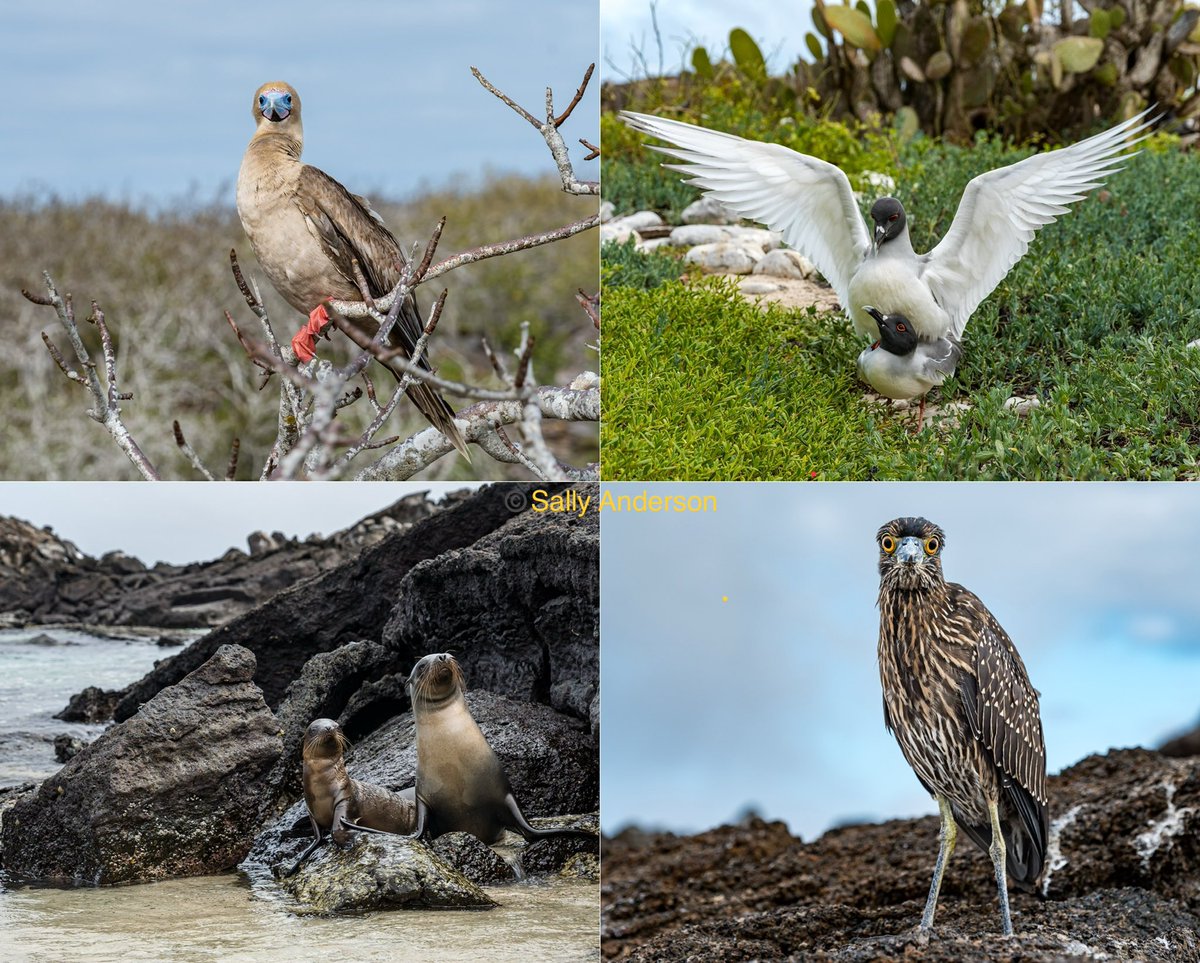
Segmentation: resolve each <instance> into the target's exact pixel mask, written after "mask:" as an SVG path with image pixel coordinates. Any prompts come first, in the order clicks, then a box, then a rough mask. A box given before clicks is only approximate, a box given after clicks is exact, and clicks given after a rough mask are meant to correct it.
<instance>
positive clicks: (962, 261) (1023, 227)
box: [921, 111, 1151, 338]
mask: <svg viewBox="0 0 1200 963" xmlns="http://www.w3.org/2000/svg"><path fill="white" fill-rule="evenodd" d="M1147 113H1149V111H1142V113H1140V114H1138V115H1137V116H1136V117H1132V118H1130V119H1129V120H1127V121H1125V122H1124V123H1122V124H1118V125H1117V126H1116V127H1112V128H1110V129H1109V130H1106V131H1104V132H1103V133H1101V134H1097V135H1096V136H1095V137H1089V138H1088V139H1087V140H1083V141H1080V142H1079V143H1078V144H1072V145H1071V146H1070V147H1064V148H1063V149H1062V150H1054V151H1047V152H1045V153H1043V154H1034V155H1033V156H1032V157H1027V158H1025V160H1023V161H1018V162H1017V163H1015V164H1011V165H1009V166H1008V167H999V168H997V169H996V170H993V171H988V172H987V173H985V174H980V175H979V176H978V177H976V178H975V179H974V180H972V181H971V183H970V184H968V185H967V189H966V190H965V191H963V196H962V200H961V201H960V202H959V205H958V212H957V213H956V214H955V215H954V222H953V223H952V224H951V225H950V230H949V231H947V232H946V236H945V237H944V238H942V240H941V242H940V243H939V244H938V245H937V247H935V248H934V249H933V250H932V251H930V252H929V253H928V254H927V255H925V257H924V259H923V260H924V270H923V271H922V275H921V276H922V278H923V279H924V281H925V282H926V283H927V284H928V285H929V288H930V290H931V291H932V292H933V296H934V297H935V298H936V299H937V301H938V303H939V304H940V305H941V306H942V308H943V309H944V310H945V311H946V313H947V314H948V315H949V316H950V324H951V327H950V330H949V331H948V332H947V333H948V334H950V335H951V336H953V337H955V338H961V337H962V333H963V329H964V328H965V327H966V325H967V319H969V318H970V317H971V315H972V313H974V311H975V309H976V308H977V307H979V304H980V302H981V301H983V299H984V298H986V297H987V296H988V295H989V294H991V293H992V291H993V290H994V289H995V287H996V285H997V284H999V283H1000V282H1001V281H1002V280H1003V279H1004V276H1005V275H1006V274H1007V273H1008V272H1009V270H1010V269H1011V268H1012V266H1013V265H1014V264H1016V263H1017V261H1019V260H1020V259H1021V258H1022V257H1023V256H1024V254H1025V252H1026V251H1027V250H1028V249H1029V243H1030V242H1031V241H1032V240H1033V236H1034V234H1036V233H1037V230H1038V228H1040V227H1043V226H1045V225H1046V224H1050V223H1052V222H1053V221H1055V220H1057V218H1058V216H1059V215H1060V214H1066V213H1067V212H1068V210H1070V209H1069V208H1068V207H1066V205H1067V204H1071V203H1074V202H1075V201H1078V200H1082V199H1083V198H1084V197H1085V196H1086V195H1087V192H1088V191H1090V190H1092V189H1093V188H1096V187H1099V186H1100V185H1101V184H1102V183H1103V182H1104V178H1105V177H1107V176H1108V175H1109V174H1112V173H1114V172H1116V171H1118V170H1121V168H1120V167H1115V166H1112V165H1113V164H1114V163H1115V162H1116V161H1117V160H1123V159H1124V158H1125V157H1131V156H1133V155H1132V154H1124V155H1123V152H1124V150H1125V148H1126V147H1128V146H1129V145H1130V144H1131V143H1136V142H1137V141H1138V140H1141V139H1142V138H1141V137H1137V138H1136V140H1134V141H1129V140H1128V138H1130V137H1134V136H1135V135H1137V134H1140V133H1142V132H1143V131H1145V130H1146V129H1147V127H1149V126H1150V123H1151V122H1150V121H1144V120H1143V118H1145V116H1146V114H1147ZM1143 136H1145V135H1144V134H1143ZM1134 153H1137V152H1136V151H1135V152H1134ZM1122 155H1123V156H1122Z"/></svg>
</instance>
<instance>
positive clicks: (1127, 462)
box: [601, 140, 1200, 480]
mask: <svg viewBox="0 0 1200 963" xmlns="http://www.w3.org/2000/svg"><path fill="white" fill-rule="evenodd" d="M1026 153H1028V151H1014V150H1013V149H1011V148H1009V147H1005V146H1004V145H1001V144H998V143H996V142H994V141H992V140H981V141H980V142H978V143H977V144H976V145H974V146H973V147H972V148H970V149H962V148H955V147H950V146H946V145H942V144H938V143H934V142H930V141H918V142H915V143H914V144H912V145H910V146H908V147H906V148H905V149H904V150H903V151H902V152H901V155H900V164H899V176H898V177H897V182H898V185H899V187H898V189H897V195H898V196H899V197H900V199H901V200H902V201H903V202H904V204H905V205H906V207H907V208H908V210H909V212H910V225H911V230H912V236H913V243H914V246H915V247H916V248H917V250H918V251H923V250H927V249H928V248H929V247H930V246H932V244H933V243H934V242H935V240H936V239H937V237H939V236H940V235H941V234H942V233H944V232H945V230H946V229H947V227H948V226H949V223H950V221H951V220H952V218H953V216H954V212H955V210H956V208H957V204H958V199H959V197H960V196H961V193H962V190H963V188H964V187H965V186H966V183H967V181H968V180H969V179H970V178H971V177H972V176H974V175H975V174H978V173H980V172H981V171H983V170H987V169H989V168H992V167H996V166H999V165H1001V164H1006V163H1011V162H1012V161H1013V160H1016V159H1017V158H1018V157H1020V156H1024V154H1026ZM643 176H651V175H650V174H646V175H643ZM654 176H658V177H661V178H673V177H674V176H675V175H673V174H671V173H670V172H664V171H661V170H659V171H658V173H657V174H656V175H654ZM1107 186H1108V190H1109V191H1110V192H1111V196H1108V197H1107V198H1106V199H1102V198H1101V196H1099V195H1093V196H1091V197H1089V198H1087V199H1085V200H1084V201H1082V202H1080V203H1079V204H1077V205H1075V208H1074V210H1073V211H1072V212H1071V213H1070V214H1067V215H1065V216H1064V217H1063V218H1062V219H1061V220H1060V221H1059V222H1058V223H1057V224H1053V225H1050V226H1049V227H1046V228H1044V229H1043V230H1042V231H1040V232H1039V234H1038V237H1037V238H1036V240H1035V241H1034V243H1033V245H1032V247H1031V249H1030V252H1029V254H1028V255H1027V256H1026V257H1025V258H1024V259H1023V260H1022V261H1020V262H1019V263H1018V264H1017V265H1016V267H1014V269H1013V270H1012V271H1011V272H1010V274H1009V275H1008V277H1007V278H1006V279H1005V280H1004V281H1003V282H1001V284H1000V286H999V287H998V288H997V289H996V291H994V292H993V293H992V295H991V296H990V297H989V298H988V299H987V300H986V301H985V302H984V303H983V304H982V305H981V306H980V307H979V308H978V310H977V311H976V313H975V315H974V317H973V318H972V319H971V321H970V323H969V324H968V326H967V331H966V338H965V345H964V346H965V358H964V360H963V363H962V365H961V366H960V368H959V370H958V373H957V375H956V377H955V378H953V379H951V380H950V381H948V382H947V383H946V384H945V385H943V386H942V387H941V388H940V389H936V390H935V392H934V393H933V394H932V395H931V399H932V400H939V399H940V400H941V401H965V402H967V403H969V404H970V405H971V406H972V408H971V410H970V411H969V412H967V413H965V414H964V415H963V416H962V417H961V418H960V423H959V425H958V426H957V427H954V428H945V429H942V430H938V431H929V430H927V431H925V432H923V433H921V434H920V435H917V436H912V435H910V434H909V433H908V432H907V430H906V428H907V424H908V423H907V422H906V421H905V420H904V416H902V415H900V414H898V413H895V412H893V411H892V410H891V409H890V408H887V407H885V406H882V405H879V404H872V403H871V402H869V401H868V400H867V399H866V397H865V391H866V389H865V387H864V386H862V385H860V384H858V383H857V381H856V378H855V364H854V362H855V358H856V357H857V354H858V352H859V350H860V349H861V346H862V345H861V344H860V343H859V342H858V341H857V340H856V339H855V337H854V336H853V335H852V333H851V331H850V327H849V322H848V321H847V320H846V319H845V318H844V316H843V315H841V314H840V313H838V314H836V315H824V316H821V315H817V314H816V313H815V312H813V311H812V310H807V311H787V310H783V309H780V308H777V307H772V308H770V309H768V310H766V311H763V310H761V309H760V308H759V307H757V306H755V305H753V304H751V303H748V302H746V301H745V300H743V299H742V298H741V297H740V296H739V295H737V294H736V292H735V290H734V288H733V286H732V285H731V284H730V283H729V282H727V281H722V280H720V279H715V278H709V279H704V280H702V281H699V282H692V283H691V284H684V283H681V282H680V281H679V280H677V278H678V276H679V274H681V273H682V265H679V264H678V263H676V268H675V271H674V273H672V270H671V268H670V266H669V265H667V264H664V263H663V261H664V259H665V256H664V255H661V254H657V255H654V256H651V257H646V256H643V255H638V254H636V252H633V251H631V250H629V249H622V248H618V247H617V246H615V245H608V246H606V247H605V250H604V254H603V256H604V283H605V295H604V297H605V301H604V310H605V326H606V330H605V362H604V379H605V382H604V401H605V414H604V424H603V427H602V436H601V437H602V466H603V469H602V470H603V474H604V477H605V478H606V479H613V480H619V479H640V480H650V479H755V478H765V479H797V478H810V477H815V478H821V479H872V478H880V479H885V478H887V479H896V478H903V479H1067V478H1075V479H1122V478H1130V479H1179V478H1191V477H1196V476H1197V474H1198V473H1200V467H1198V464H1197V462H1198V458H1200V348H1197V349H1189V348H1187V347H1186V345H1187V343H1188V342H1189V341H1193V340H1196V339H1200V280H1198V279H1197V278H1198V274H1197V272H1198V268H1200V265H1198V262H1197V252H1200V226H1198V224H1197V221H1196V219H1195V218H1194V217H1193V216H1192V215H1191V212H1193V211H1196V210H1200V159H1198V158H1196V157H1195V156H1192V155H1188V154H1183V153H1179V152H1176V151H1174V150H1169V149H1161V148H1160V149H1156V150H1154V151H1152V152H1145V153H1143V154H1141V155H1139V156H1137V157H1136V158H1133V159H1132V160H1130V161H1129V163H1128V166H1127V169H1126V170H1125V171H1123V172H1121V173H1119V174H1116V175H1114V176H1112V177H1111V178H1110V179H1109V182H1108V185H1107ZM607 187H608V182H606V195H607ZM609 199H611V200H618V199H617V198H614V197H612V196H609ZM871 200H872V198H871V197H869V196H868V197H867V198H866V199H865V200H864V204H865V205H869V203H870V201H871ZM618 209H619V210H620V209H622V205H621V203H620V202H619V201H618ZM639 258H640V259H641V260H642V261H643V262H645V263H642V264H638V263H637V259H639ZM1014 393H1019V394H1030V393H1035V394H1037V396H1038V397H1039V398H1040V400H1041V407H1040V408H1038V409H1036V410H1035V411H1033V412H1032V413H1031V414H1030V416H1029V417H1027V418H1017V417H1016V416H1015V415H1014V414H1013V413H1012V412H1010V411H1008V410H1006V409H1004V407H1003V404H1004V401H1005V399H1007V398H1008V397H1009V396H1010V395H1012V394H1014Z"/></svg>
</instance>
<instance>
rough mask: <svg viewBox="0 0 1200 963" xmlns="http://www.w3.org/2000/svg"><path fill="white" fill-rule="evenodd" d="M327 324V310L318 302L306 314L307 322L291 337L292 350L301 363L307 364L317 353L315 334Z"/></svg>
mask: <svg viewBox="0 0 1200 963" xmlns="http://www.w3.org/2000/svg"><path fill="white" fill-rule="evenodd" d="M328 324H329V312H328V311H326V310H325V305H324V304H323V303H322V304H318V305H317V306H316V307H315V308H313V310H312V311H311V312H310V313H309V315H308V323H307V324H306V325H304V327H302V328H301V329H300V330H299V331H297V332H296V334H295V336H294V337H293V338H292V350H293V351H295V352H296V357H297V358H299V359H300V363H301V364H307V363H308V362H309V361H311V360H312V359H313V355H315V354H316V353H317V335H319V334H320V333H321V329H322V328H325V327H327V326H328Z"/></svg>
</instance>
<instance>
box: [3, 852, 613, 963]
mask: <svg viewBox="0 0 1200 963" xmlns="http://www.w3.org/2000/svg"><path fill="white" fill-rule="evenodd" d="M487 891H488V893H489V894H490V895H491V897H492V898H493V899H494V900H496V902H498V903H499V904H500V906H499V907H497V908H496V909H492V910H472V911H451V910H411V911H410V910H395V911H390V912H376V913H367V914H363V915H361V916H338V917H311V916H298V915H296V914H294V913H292V912H290V911H289V909H288V906H287V904H286V903H284V902H283V901H282V900H280V901H275V900H271V899H262V898H258V897H257V896H255V895H254V894H252V892H251V890H250V887H249V886H248V885H247V884H246V882H245V881H244V880H243V879H242V878H241V877H239V876H237V875H233V874H228V875H224V876H208V877H201V878H197V879H182V880H171V881H169V882H164V883H149V884H145V885H142V886H118V887H107V888H103V889H73V890H60V889H19V890H11V891H7V892H5V891H3V890H0V960H5V961H10V960H12V961H18V960H19V961H26V960H28V961H31V963H42V961H45V963H51V961H59V960H117V959H119V960H122V961H125V960H162V961H174V960H222V961H225V960H229V961H250V960H253V961H260V960H263V961H275V960H280V961H283V960H287V961H294V960H315V959H324V960H328V961H329V963H335V961H336V963H341V961H345V960H414V961H416V960H419V961H420V963H459V961H461V963H468V961H470V963H475V961H489V963H509V961H511V963H518V961H523V963H534V961H545V963H583V961H595V960H598V959H599V957H600V949H599V947H600V936H599V932H600V911H599V901H600V896H599V887H598V885H597V884H594V883H584V882H579V881H565V880H554V881H552V882H549V883H517V884H513V885H510V886H501V887H487Z"/></svg>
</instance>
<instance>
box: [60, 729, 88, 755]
mask: <svg viewBox="0 0 1200 963" xmlns="http://www.w3.org/2000/svg"><path fill="white" fill-rule="evenodd" d="M87 745H88V743H86V742H84V741H83V740H82V739H80V738H78V737H77V736H72V735H69V734H68V733H65V732H64V733H60V734H59V735H57V736H55V737H54V758H55V759H57V760H58V761H59V762H66V761H67V760H69V759H73V758H74V757H75V756H77V755H79V753H80V751H81V750H83V749H84V748H85V747H86V746H87Z"/></svg>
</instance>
